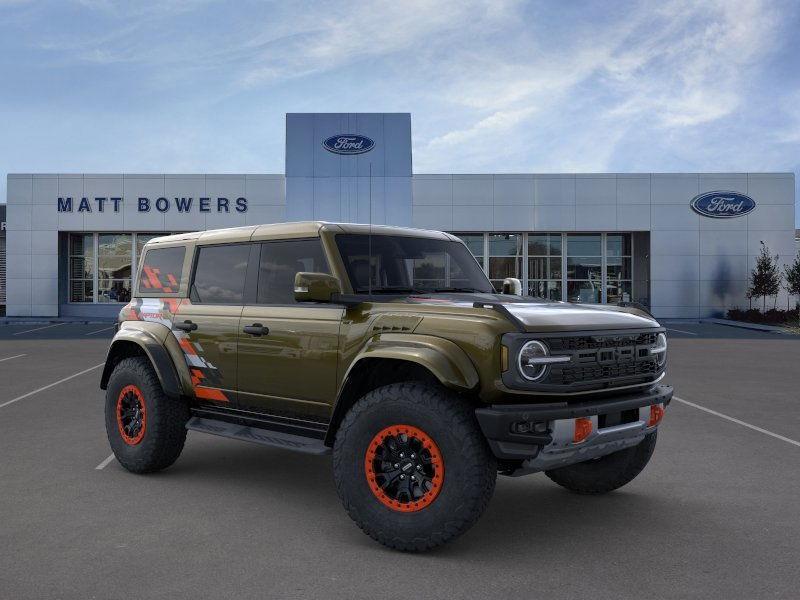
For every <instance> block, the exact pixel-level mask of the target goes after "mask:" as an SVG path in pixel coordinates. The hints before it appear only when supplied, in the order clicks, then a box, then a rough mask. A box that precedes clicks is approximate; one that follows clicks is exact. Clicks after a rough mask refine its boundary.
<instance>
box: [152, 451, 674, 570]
mask: <svg viewBox="0 0 800 600" xmlns="http://www.w3.org/2000/svg"><path fill="white" fill-rule="evenodd" d="M193 441H196V442H197V443H194V444H191V445H187V450H188V451H187V452H185V453H184V455H183V456H182V457H181V459H180V460H179V461H178V462H177V463H176V464H175V465H174V466H173V467H171V468H170V469H169V470H168V471H167V472H165V473H164V474H163V476H164V477H167V476H169V477H170V478H175V479H180V480H182V481H184V482H186V481H187V480H199V481H202V485H209V486H220V485H222V484H223V483H224V488H225V490H226V493H228V494H230V495H231V496H232V497H233V496H235V497H236V498H237V499H239V498H241V499H242V502H243V506H242V509H241V510H243V511H244V510H246V508H245V505H246V504H247V502H248V501H247V498H248V497H252V498H259V499H261V500H262V501H263V502H264V503H267V504H270V505H271V510H272V511H277V512H280V511H282V510H283V509H286V510H290V509H294V508H295V507H297V506H302V507H303V510H305V511H311V514H313V517H312V520H316V521H319V522H326V523H327V526H326V529H327V531H326V532H325V535H329V536H330V537H331V540H332V541H335V542H338V543H344V544H347V545H348V546H351V547H353V548H354V549H355V548H361V549H364V550H365V551H369V552H375V551H376V550H377V551H379V550H380V547H376V544H375V542H373V541H372V540H370V539H369V538H367V537H366V536H364V535H363V534H361V533H360V532H359V531H358V529H357V528H355V527H353V526H352V523H351V522H350V520H349V519H348V518H347V516H346V515H345V514H344V511H343V509H342V506H341V503H340V502H339V498H338V497H337V494H336V490H335V487H334V483H333V475H332V466H331V459H330V457H319V456H310V455H303V454H297V453H292V452H287V451H282V450H278V449H273V448H265V447H261V446H257V445H254V444H253V445H247V444H242V443H241V442H230V443H228V441H227V440H225V441H224V442H225V443H226V444H227V446H226V447H225V448H224V449H221V448H220V447H219V445H217V444H213V443H208V442H206V440H193ZM642 487H643V486H640V485H639V484H637V483H636V482H634V483H632V484H631V485H630V486H629V487H627V488H624V489H621V490H618V491H616V492H612V493H610V494H607V495H604V496H582V495H578V494H574V493H571V492H568V491H566V490H564V489H563V488H560V487H559V486H557V485H556V484H555V483H553V482H551V481H550V480H549V479H547V478H546V477H545V475H544V474H537V475H532V476H528V477H522V478H508V477H502V476H498V479H497V487H496V490H495V494H494V497H493V499H492V501H491V502H490V504H489V507H488V509H487V511H486V512H485V513H484V515H483V517H482V518H481V519H480V520H479V521H478V523H477V524H476V525H475V527H474V528H473V529H472V530H471V531H470V532H468V533H467V534H466V535H464V536H463V537H462V538H461V539H459V540H458V541H457V543H454V544H448V545H446V546H444V547H442V548H439V549H437V550H435V551H434V552H433V555H435V556H439V557H441V558H449V557H453V558H455V557H468V556H474V557H477V556H478V555H482V556H493V557H495V558H498V557H502V556H506V557H508V556H509V555H512V554H516V553H526V554H529V555H530V553H534V552H541V551H542V550H543V549H544V548H546V551H547V552H548V553H549V554H550V555H552V554H555V555H564V556H567V555H569V554H570V553H574V552H575V550H576V547H578V546H585V545H586V543H587V541H588V540H591V541H589V542H588V543H590V544H593V545H594V551H595V552H597V551H603V547H604V545H605V544H607V543H609V544H613V543H615V542H619V543H620V544H624V543H625V540H626V539H629V538H630V537H631V536H632V535H635V536H636V537H644V538H648V537H653V538H655V536H663V535H665V534H668V533H669V529H670V526H671V525H670V524H674V523H675V519H676V518H679V519H684V520H685V518H686V517H685V514H683V513H682V509H680V508H679V507H677V506H676V503H675V499H674V498H671V497H669V496H668V495H664V494H661V493H655V492H653V491H652V489H651V490H650V491H649V492H644V491H643V490H642ZM228 510H230V511H236V510H237V508H236V502H233V504H229V505H228ZM634 532H635V533H634ZM386 551H387V552H392V551H390V550H388V549H386ZM408 556H412V555H408ZM425 556H431V554H430V553H429V554H426V555H425Z"/></svg>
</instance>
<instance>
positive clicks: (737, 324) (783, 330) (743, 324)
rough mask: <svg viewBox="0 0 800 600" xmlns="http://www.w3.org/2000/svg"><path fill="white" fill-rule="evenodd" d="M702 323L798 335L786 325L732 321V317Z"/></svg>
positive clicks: (707, 320) (702, 321)
mask: <svg viewBox="0 0 800 600" xmlns="http://www.w3.org/2000/svg"><path fill="white" fill-rule="evenodd" d="M701 323H714V324H715V325H725V326H727V327H738V328H739V329H752V330H754V331H767V332H769V333H783V334H787V335H796V334H795V333H794V332H793V331H790V330H789V329H786V328H785V327H778V326H776V325H761V324H760V323H748V322H746V321H731V320H730V319H701Z"/></svg>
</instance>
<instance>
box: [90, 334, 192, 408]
mask: <svg viewBox="0 0 800 600" xmlns="http://www.w3.org/2000/svg"><path fill="white" fill-rule="evenodd" d="M144 325H147V326H148V327H143V326H144ZM154 327H156V328H161V329H164V331H165V332H166V334H167V335H169V330H168V329H167V328H166V327H164V326H163V325H159V324H156V323H147V324H145V323H137V327H125V328H122V329H120V330H119V331H118V332H117V334H116V335H115V336H114V339H113V340H112V341H111V346H109V349H108V354H107V355H106V364H105V367H104V368H103V375H102V377H101V379H100V389H103V390H104V389H106V388H107V387H108V380H109V379H110V378H111V372H112V371H113V370H114V366H115V364H116V362H117V361H116V360H115V359H116V355H117V354H118V352H119V350H120V346H121V345H123V344H126V343H133V344H136V345H137V346H138V347H139V348H141V349H142V351H143V352H144V354H145V356H147V358H148V360H149V361H150V364H152V365H153V369H154V370H155V372H156V376H157V377H158V380H159V382H160V383H161V388H162V389H163V390H164V394H166V395H167V396H168V397H170V398H180V397H181V396H182V395H184V390H183V386H182V385H181V379H180V377H179V375H178V372H177V370H176V368H175V363H174V362H173V360H172V357H171V356H170V353H169V352H168V351H167V349H166V347H165V340H164V338H165V337H166V336H165V335H162V336H159V335H158V334H159V333H161V332H160V331H152V329H153V328H154ZM159 337H161V339H159Z"/></svg>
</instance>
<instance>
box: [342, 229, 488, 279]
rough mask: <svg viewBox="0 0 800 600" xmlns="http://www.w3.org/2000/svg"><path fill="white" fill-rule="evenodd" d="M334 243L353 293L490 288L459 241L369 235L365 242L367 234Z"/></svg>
mask: <svg viewBox="0 0 800 600" xmlns="http://www.w3.org/2000/svg"><path fill="white" fill-rule="evenodd" d="M336 244H337V246H338V247H339V252H340V253H341V255H342V260H344V264H345V268H346V269H347V274H348V275H349V276H350V282H351V283H352V285H353V289H354V291H355V292H356V293H357V294H358V293H364V292H367V291H369V290H370V288H371V290H372V293H392V292H395V293H396V292H413V293H417V292H426V293H427V292H436V291H439V292H452V291H477V292H487V293H488V292H490V291H491V289H492V288H491V285H490V284H489V281H488V280H487V279H486V275H484V274H483V271H482V270H481V268H480V266H478V264H477V263H476V262H475V259H474V258H473V256H472V254H471V253H470V251H469V250H468V249H467V247H466V246H465V245H464V244H462V243H461V242H454V241H449V240H445V239H435V238H417V237H410V236H401V235H374V236H372V241H371V242H370V239H369V236H366V235H360V234H339V235H337V236H336ZM370 252H371V255H370ZM370 280H371V281H370Z"/></svg>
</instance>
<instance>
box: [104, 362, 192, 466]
mask: <svg viewBox="0 0 800 600" xmlns="http://www.w3.org/2000/svg"><path fill="white" fill-rule="evenodd" d="M188 419H189V409H188V407H187V406H186V404H185V403H184V402H181V401H178V400H172V399H170V398H167V397H166V396H165V395H164V391H163V390H162V389H161V384H160V383H159V382H158V377H157V376H156V373H155V371H154V370H153V367H152V365H151V364H150V361H148V360H147V359H146V358H143V357H135V358H125V359H123V360H121V361H120V362H119V364H117V366H116V367H115V368H114V372H113V373H112V374H111V378H110V379H109V382H108V389H107V390H106V434H107V435H108V441H109V443H110V444H111V449H112V450H113V451H114V456H116V458H117V460H118V461H119V462H120V464H121V465H122V466H123V467H125V468H126V469H128V470H129V471H132V472H134V473H150V472H153V471H160V470H161V469H166V468H167V467H168V466H170V465H171V464H172V463H174V462H175V461H176V460H177V458H178V456H180V453H181V450H183V444H184V442H185V441H186V421H187V420H188Z"/></svg>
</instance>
